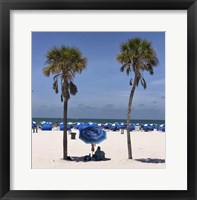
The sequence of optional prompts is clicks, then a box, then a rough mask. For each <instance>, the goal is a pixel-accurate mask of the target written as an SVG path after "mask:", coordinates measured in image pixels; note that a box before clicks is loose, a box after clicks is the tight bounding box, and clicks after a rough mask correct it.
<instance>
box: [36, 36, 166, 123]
mask: <svg viewBox="0 0 197 200" xmlns="http://www.w3.org/2000/svg"><path fill="white" fill-rule="evenodd" d="M134 37H140V38H142V39H148V40H149V41H151V42H152V45H153V47H154V48H155V50H156V52H157V57H158V59H159V65H158V66H157V67H155V68H154V75H150V74H149V73H148V72H144V78H145V79H146V82H147V89H146V90H144V89H143V88H142V86H141V85H139V86H138V87H137V88H136V90H135V94H134V100H133V105H132V111H131V119H161V120H163V119H165V33H164V32H33V33H32V90H33V92H32V117H58V118H62V116H63V103H62V102H61V100H60V94H55V92H54V90H53V89H52V82H53V79H52V76H51V77H49V78H48V77H45V76H44V75H43V72H42V69H43V67H45V66H46V53H47V51H48V50H49V49H51V48H53V47H60V46H61V45H66V46H70V47H77V48H79V49H80V50H81V52H82V54H83V55H84V56H85V57H86V58H87V59H88V65H87V69H86V70H85V71H83V72H82V74H77V75H76V77H75V79H74V83H75V84H76V85H77V87H78V93H77V95H76V96H71V98H70V100H69V103H68V106H69V109H68V117H69V118H100V119H102V118H103V119H125V118H126V116H127V107H128V100H129V94H130V90H131V86H130V85H129V80H130V78H131V76H127V75H126V73H125V72H120V67H121V65H120V64H119V63H118V62H117V61H116V56H117V54H118V53H119V51H120V44H121V43H122V42H126V41H127V40H128V39H131V38H134Z"/></svg>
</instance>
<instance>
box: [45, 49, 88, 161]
mask: <svg viewBox="0 0 197 200" xmlns="http://www.w3.org/2000/svg"><path fill="white" fill-rule="evenodd" d="M46 63H47V66H46V67H44V68H43V73H44V75H45V76H47V77H49V76H50V75H53V89H54V90H55V92H56V93H58V91H59V88H58V85H59V84H60V88H61V101H62V102H64V111H63V113H64V114H63V117H64V134H63V158H64V159H68V150H67V110H68V100H69V98H70V94H72V95H75V94H76V93H77V86H76V85H75V84H74V82H73V79H74V77H75V74H76V73H81V72H82V71H83V70H84V69H85V68H86V65H87V59H86V58H85V57H83V56H82V53H81V52H80V50H79V49H77V48H72V47H67V46H62V47H60V48H56V47H55V48H52V49H51V50H49V51H48V52H47V55H46Z"/></svg>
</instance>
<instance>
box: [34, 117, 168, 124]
mask: <svg viewBox="0 0 197 200" xmlns="http://www.w3.org/2000/svg"><path fill="white" fill-rule="evenodd" d="M32 120H33V121H35V122H37V123H40V122H42V121H47V122H52V123H53V124H55V123H57V122H63V118H58V117H32ZM67 122H84V123H87V122H95V123H115V122H123V123H126V119H109V118H103V119H99V118H67ZM130 123H133V124H136V123H140V124H165V120H158V119H151V120H150V119H131V120H130Z"/></svg>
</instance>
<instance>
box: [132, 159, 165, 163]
mask: <svg viewBox="0 0 197 200" xmlns="http://www.w3.org/2000/svg"><path fill="white" fill-rule="evenodd" d="M135 160H136V161H139V162H143V163H155V164H159V163H165V159H158V158H140V159H135Z"/></svg>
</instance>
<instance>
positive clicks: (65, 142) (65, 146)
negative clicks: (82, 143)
mask: <svg viewBox="0 0 197 200" xmlns="http://www.w3.org/2000/svg"><path fill="white" fill-rule="evenodd" d="M64 88H65V91H66V92H65V93H64V135H63V158H64V160H67V158H68V136H67V112H68V95H67V91H68V84H67V81H64Z"/></svg>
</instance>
